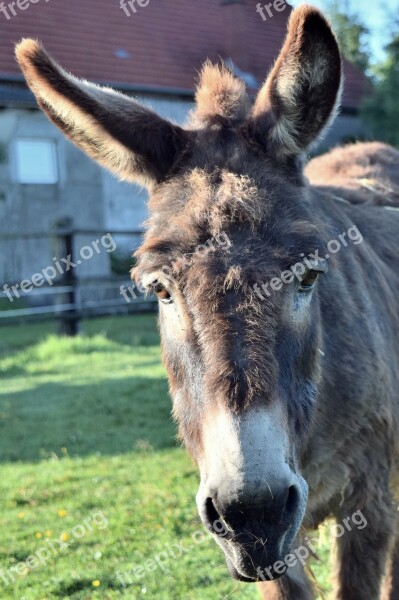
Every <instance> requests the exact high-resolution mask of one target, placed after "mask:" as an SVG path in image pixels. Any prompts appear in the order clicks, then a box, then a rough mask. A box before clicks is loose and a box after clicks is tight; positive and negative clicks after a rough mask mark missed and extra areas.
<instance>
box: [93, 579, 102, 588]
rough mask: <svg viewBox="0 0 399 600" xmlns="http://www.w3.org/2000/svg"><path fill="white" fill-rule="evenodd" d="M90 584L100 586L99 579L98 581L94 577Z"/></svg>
mask: <svg viewBox="0 0 399 600" xmlns="http://www.w3.org/2000/svg"><path fill="white" fill-rule="evenodd" d="M91 585H92V586H93V587H100V585H101V581H99V580H98V579H95V580H94V581H92V582H91Z"/></svg>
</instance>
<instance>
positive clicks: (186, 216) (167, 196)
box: [16, 5, 399, 600]
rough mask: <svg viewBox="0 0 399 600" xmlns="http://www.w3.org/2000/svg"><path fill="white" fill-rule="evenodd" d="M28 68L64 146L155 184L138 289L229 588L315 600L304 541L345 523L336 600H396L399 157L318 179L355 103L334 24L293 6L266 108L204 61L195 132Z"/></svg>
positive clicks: (372, 159)
mask: <svg viewBox="0 0 399 600" xmlns="http://www.w3.org/2000/svg"><path fill="white" fill-rule="evenodd" d="M16 54H17V59H18V61H19V63H20V65H21V68H22V70H23V72H24V74H25V76H26V80H27V82H28V84H29V86H30V88H31V89H32V91H33V92H34V94H35V96H36V99H37V102H38V104H39V106H40V107H41V108H42V109H43V110H44V112H45V113H46V114H47V115H48V116H49V118H50V119H51V120H52V121H53V122H54V123H55V124H56V125H57V126H58V127H59V128H60V129H61V130H62V131H63V132H64V133H65V135H67V136H68V137H69V138H70V139H71V140H72V141H73V142H74V143H75V144H77V146H79V147H80V148H81V149H83V150H84V151H85V152H86V153H87V154H89V155H90V156H91V157H92V158H94V159H95V160H96V161H98V162H99V163H100V164H101V165H103V166H105V167H106V168H108V169H110V170H111V171H113V172H114V173H116V174H117V175H118V176H119V177H121V178H122V179H125V180H128V181H134V182H139V183H141V184H144V185H146V186H147V188H148V189H149V192H150V200H149V212H150V216H149V221H148V224H147V231H146V235H145V238H144V241H143V244H142V246H141V247H140V249H139V251H138V253H137V256H138V262H137V265H136V268H135V269H134V272H133V277H134V278H135V279H136V280H137V281H139V282H141V284H142V285H143V286H144V287H146V289H148V290H152V291H154V292H155V294H156V295H157V296H158V299H159V311H160V318H159V321H160V330H161V338H162V349H163V360H164V363H165V366H166V369H167V371H168V374H169V381H170V389H171V395H172V397H173V405H174V408H173V412H174V416H175V418H176V419H177V421H178V424H179V433H180V436H181V438H182V440H183V442H184V444H185V445H186V447H187V449H188V451H189V452H190V453H191V455H192V456H193V457H194V459H195V461H196V463H197V464H198V467H199V471H200V476H201V481H200V486H199V491H198V495H197V505H198V510H199V514H200V517H201V519H202V521H203V523H204V525H205V527H206V528H207V529H209V530H210V532H211V534H212V535H213V537H214V539H215V541H216V542H217V543H218V544H219V545H220V547H221V548H222V550H223V552H224V554H225V558H226V561H227V566H228V569H229V571H230V574H231V575H232V577H234V578H236V579H238V580H241V581H246V582H258V584H259V587H260V590H261V593H262V594H263V598H268V599H269V600H271V599H279V600H310V599H313V598H315V596H316V591H315V589H314V586H313V584H312V582H311V578H310V577H308V574H307V573H308V567H307V565H306V564H305V560H302V557H305V555H306V554H312V552H311V551H310V550H309V548H312V545H311V540H310V539H309V538H306V537H304V536H305V535H306V531H309V532H310V531H311V530H312V529H316V528H317V527H318V526H319V524H321V523H322V522H323V521H324V520H325V519H326V518H328V517H330V518H333V519H336V521H337V524H338V525H339V524H341V528H342V529H343V530H344V531H345V533H344V535H339V536H337V554H338V576H337V578H336V579H337V581H336V592H335V597H336V598H337V599H341V600H378V599H381V598H384V600H388V599H390V600H394V599H396V600H397V599H398V598H399V568H398V567H399V543H398V537H397V521H398V513H397V510H396V506H397V505H396V502H398V499H396V500H395V494H397V493H398V491H399V490H398V467H399V461H398V416H399V415H398V412H399V406H398V389H399V369H398V356H399V335H398V334H399V322H398V310H397V298H398V295H399V277H398V263H397V258H396V256H397V251H396V247H397V239H398V232H399V213H398V212H395V210H390V209H392V208H395V205H396V207H397V206H398V204H399V203H398V195H399V169H398V167H399V152H398V151H396V150H394V149H393V148H390V147H388V146H385V145H383V144H379V143H363V144H356V145H353V146H349V147H344V148H339V149H336V150H334V151H333V152H332V153H330V154H328V155H326V156H323V157H321V158H318V159H315V160H314V161H311V162H310V163H309V165H308V166H307V167H306V166H305V160H304V157H305V156H306V154H307V152H308V151H309V148H310V147H311V146H312V145H313V144H314V143H315V141H316V140H317V139H318V138H319V137H320V135H321V134H322V132H323V131H324V130H325V128H326V127H327V125H328V124H329V123H331V121H332V119H333V117H334V115H335V113H336V110H337V106H338V104H339V97H340V91H341V81H342V77H341V58H340V53H339V49H338V46H337V42H336V39H335V37H334V34H333V33H332V31H331V28H330V25H329V24H328V22H327V21H326V19H325V18H324V17H323V15H322V14H321V13H320V12H319V11H318V10H317V9H315V8H313V7H310V6H306V5H305V6H301V7H300V8H298V9H297V10H295V11H293V13H292V15H291V18H290V21H289V26H288V33H287V38H286V41H285V43H284V46H283V48H282V50H281V53H280V55H279V57H278V59H277V61H276V63H275V65H274V68H273V69H272V71H271V73H270V74H269V76H268V78H267V80H266V82H265V84H264V86H263V87H262V88H261V90H260V91H259V94H258V95H257V97H256V99H255V102H254V103H251V102H250V100H249V98H248V96H247V93H246V90H245V86H244V84H243V83H242V82H241V81H239V80H238V79H236V78H235V77H234V75H233V74H232V73H230V72H229V71H228V70H227V69H226V68H225V67H224V66H223V65H219V66H213V65H211V64H206V65H205V66H204V68H203V71H202V74H201V77H200V81H199V85H198V88H197V92H196V108H195V109H194V110H193V112H192V114H191V116H190V120H189V123H188V124H187V126H186V127H185V128H182V127H179V126H177V125H175V124H172V123H170V122H167V121H166V120H164V119H162V118H160V117H159V116H157V115H156V114H154V113H153V112H151V111H150V110H149V109H148V108H146V107H143V106H141V105H140V104H138V103H136V102H135V101H134V100H132V99H131V98H129V97H126V96H124V95H122V94H120V93H118V92H115V91H113V90H111V89H108V88H103V87H98V86H97V85H94V84H92V83H88V82H87V81H81V80H78V79H76V78H74V77H73V76H72V75H70V74H68V73H66V72H65V71H64V70H63V69H62V68H61V67H59V66H58V65H57V64H56V63H55V62H54V61H53V60H52V58H50V57H49V55H48V54H47V53H46V52H45V50H44V48H43V47H42V46H41V45H40V44H39V43H38V42H36V41H33V40H29V39H25V40H23V41H22V42H21V43H20V44H19V45H18V46H17V49H16ZM311 181H313V182H314V183H313V184H312V183H310V182H311ZM220 235H224V236H225V239H228V240H229V243H228V244H223V245H222V244H219V245H218V244H211V245H209V244H207V242H208V241H209V240H213V239H215V238H217V236H220ZM352 240H353V243H352ZM331 242H335V243H331ZM337 244H338V245H339V246H340V247H341V248H340V250H339V251H338V246H337ZM200 248H201V251H200V250H199V249H200ZM195 249H197V250H195ZM187 255H190V256H192V259H191V260H190V264H189V265H187V264H185V262H184V261H182V260H181V257H182V256H187ZM294 267H295V268H294ZM290 268H291V269H290ZM299 274H300V276H298V275H299ZM396 498H397V497H396ZM355 515H357V516H356V518H355ZM359 518H361V519H360V520H359ZM355 522H357V523H358V524H360V523H361V522H362V523H363V525H362V526H361V527H360V526H359V527H355V526H353V523H355ZM351 523H352V526H350V525H351ZM347 525H349V527H347ZM337 531H338V530H337ZM339 531H341V530H339ZM309 535H311V534H310V533H309ZM303 548H306V549H307V550H308V551H307V552H304V551H303ZM313 550H317V548H314V545H313ZM295 559H297V560H295ZM299 559H300V560H299Z"/></svg>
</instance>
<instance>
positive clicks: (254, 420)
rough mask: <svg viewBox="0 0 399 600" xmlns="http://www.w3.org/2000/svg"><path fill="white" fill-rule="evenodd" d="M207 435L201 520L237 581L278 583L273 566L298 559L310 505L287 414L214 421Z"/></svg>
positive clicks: (273, 412) (199, 500)
mask: <svg viewBox="0 0 399 600" xmlns="http://www.w3.org/2000/svg"><path fill="white" fill-rule="evenodd" d="M206 430H207V435H206V436H205V438H204V453H203V458H202V459H201V460H200V462H199V467H200V471H201V484H200V488H199V491H198V494H197V506H198V511H199V514H200V517H201V520H202V522H203V523H204V525H205V527H206V528H207V529H208V530H209V531H210V532H211V533H212V534H213V536H214V538H215V540H216V542H217V543H218V544H219V546H220V547H221V548H222V550H223V552H224V554H225V557H226V561H227V566H228V568H229V571H230V574H231V575H232V576H233V577H234V578H236V579H239V580H241V581H268V580H272V579H277V578H279V577H281V575H283V574H284V569H281V568H278V572H277V571H276V570H275V568H274V565H275V564H276V563H277V562H278V561H283V563H285V559H286V557H287V556H288V555H289V554H290V552H292V551H295V549H296V538H297V535H298V531H299V528H300V526H301V523H302V520H303V518H304V516H305V511H306V504H307V498H308V485H307V483H306V481H305V480H304V478H303V477H302V476H301V475H300V474H299V473H298V472H297V470H296V469H295V468H294V467H293V465H294V464H295V462H296V461H295V460H294V459H293V458H292V454H293V450H292V448H290V443H289V435H287V430H286V428H285V427H282V419H281V413H280V414H279V411H278V410H276V408H275V409H274V410H273V409H269V410H268V411H264V410H257V411H250V413H247V414H246V415H241V416H233V415H229V417H227V415H226V414H224V415H222V414H220V415H219V417H218V416H217V415H215V413H214V414H213V418H212V423H208V427H207V428H206ZM280 566H281V565H280Z"/></svg>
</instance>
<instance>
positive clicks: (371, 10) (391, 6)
mask: <svg viewBox="0 0 399 600" xmlns="http://www.w3.org/2000/svg"><path fill="white" fill-rule="evenodd" d="M308 2H309V4H314V5H315V6H318V7H319V8H322V9H323V8H325V7H326V4H327V3H326V0H308ZM346 3H347V5H348V6H349V10H350V12H355V13H357V14H358V15H359V16H360V17H361V19H362V21H363V22H364V23H365V25H367V27H369V29H370V31H371V36H370V49H371V51H372V55H373V61H376V60H380V59H382V58H383V57H384V46H385V45H386V44H387V42H388V41H389V35H390V31H389V19H388V17H387V14H388V15H389V14H392V15H397V16H399V0H368V1H367V0H346ZM289 4H292V6H298V4H303V0H291V1H290V2H289ZM343 4H344V2H343ZM398 22H399V21H398Z"/></svg>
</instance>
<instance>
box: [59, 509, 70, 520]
mask: <svg viewBox="0 0 399 600" xmlns="http://www.w3.org/2000/svg"><path fill="white" fill-rule="evenodd" d="M67 514H68V511H67V510H65V508H60V510H59V511H58V516H59V517H61V518H64V517H66V516H67Z"/></svg>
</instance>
